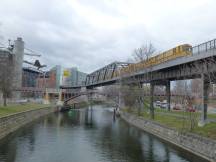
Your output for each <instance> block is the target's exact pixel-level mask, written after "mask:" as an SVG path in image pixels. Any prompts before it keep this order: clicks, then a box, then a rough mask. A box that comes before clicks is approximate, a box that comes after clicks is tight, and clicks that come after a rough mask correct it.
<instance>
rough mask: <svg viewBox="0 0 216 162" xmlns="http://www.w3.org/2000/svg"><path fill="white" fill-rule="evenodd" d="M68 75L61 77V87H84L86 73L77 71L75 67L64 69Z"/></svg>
mask: <svg viewBox="0 0 216 162" xmlns="http://www.w3.org/2000/svg"><path fill="white" fill-rule="evenodd" d="M64 71H67V74H68V75H66V76H65V75H64V76H63V83H62V85H63V86H69V87H70V86H80V85H84V83H85V80H86V76H87V74H86V73H83V72H81V71H79V70H78V69H77V68H76V67H73V68H67V69H64Z"/></svg>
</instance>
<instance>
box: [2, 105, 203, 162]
mask: <svg viewBox="0 0 216 162" xmlns="http://www.w3.org/2000/svg"><path fill="white" fill-rule="evenodd" d="M0 162H205V161H204V160H202V159H199V158H198V157H196V156H194V155H192V154H191V153H188V152H185V151H183V150H179V149H177V148H175V147H174V146H170V145H168V144H166V143H164V142H161V140H159V139H157V138H155V137H154V136H152V135H149V134H147V133H144V132H142V131H140V130H138V129H137V128H134V127H132V126H129V125H128V124H127V123H125V122H124V121H122V120H121V119H115V118H114V117H113V114H112V112H111V111H110V109H107V108H104V107H103V109H102V106H94V107H93V109H90V108H89V109H82V110H71V111H70V112H67V113H53V114H51V115H48V116H46V117H44V118H41V119H39V120H37V121H35V122H33V123H31V124H29V125H27V126H25V127H24V128H22V129H20V130H18V131H16V132H15V133H13V134H12V135H10V136H9V137H7V138H5V139H4V140H2V141H1V142H0Z"/></svg>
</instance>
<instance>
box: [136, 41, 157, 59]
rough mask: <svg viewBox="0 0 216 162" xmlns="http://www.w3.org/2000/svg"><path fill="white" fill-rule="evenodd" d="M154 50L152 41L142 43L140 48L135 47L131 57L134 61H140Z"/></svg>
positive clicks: (147, 57)
mask: <svg viewBox="0 0 216 162" xmlns="http://www.w3.org/2000/svg"><path fill="white" fill-rule="evenodd" d="M155 51H156V48H155V47H154V45H153V44H152V43H149V44H145V45H142V46H141V47H140V48H136V49H135V50H134V52H133V59H134V61H135V62H141V61H144V60H148V59H149V58H150V57H151V56H152V55H153V54H154V53H155Z"/></svg>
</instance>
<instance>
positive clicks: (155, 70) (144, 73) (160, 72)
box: [61, 39, 216, 122]
mask: <svg viewBox="0 0 216 162" xmlns="http://www.w3.org/2000/svg"><path fill="white" fill-rule="evenodd" d="M189 50H190V52H191V54H190V55H187V56H184V57H178V58H176V59H172V60H169V61H165V62H163V63H160V64H157V65H154V66H150V67H147V68H143V69H139V70H138V71H134V72H133V73H126V74H123V75H117V76H116V75H115V74H116V73H119V71H120V70H121V69H122V68H125V67H127V66H129V65H130V63H124V62H113V63H111V64H109V65H107V66H105V67H103V68H101V69H98V70H96V71H94V72H92V73H90V74H88V75H87V78H86V82H85V84H84V85H83V87H86V88H87V89H93V88H95V87H100V86H106V85H111V84H115V83H117V82H118V83H121V82H122V81H124V82H126V83H127V84H128V85H130V84H133V83H141V84H142V83H150V89H151V90H150V95H151V96H152V97H150V98H151V102H150V103H151V104H150V107H151V108H150V110H151V111H152V113H153V111H154V108H153V96H154V87H155V85H165V86H166V95H167V101H168V103H169V104H168V105H169V106H168V109H170V81H176V80H184V79H195V78H201V79H202V87H203V88H202V122H205V120H206V118H207V101H208V89H209V85H210V83H215V81H216V79H215V74H216V62H215V61H216V39H214V40H211V41H208V42H205V43H202V44H199V45H197V46H194V47H192V48H190V49H189ZM61 88H62V89H79V88H81V87H80V86H77V87H76V86H75V87H61Z"/></svg>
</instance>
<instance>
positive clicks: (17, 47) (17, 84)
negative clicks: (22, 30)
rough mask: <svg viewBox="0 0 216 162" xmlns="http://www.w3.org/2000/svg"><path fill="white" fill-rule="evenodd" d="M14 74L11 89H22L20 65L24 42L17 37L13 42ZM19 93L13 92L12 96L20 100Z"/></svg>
mask: <svg viewBox="0 0 216 162" xmlns="http://www.w3.org/2000/svg"><path fill="white" fill-rule="evenodd" d="M13 54H14V64H13V66H14V73H13V89H20V88H21V87H22V64H23V57H24V41H23V40H22V38H20V37H18V38H17V40H15V41H14V48H13ZM20 94H21V93H20V92H17V91H16V92H15V93H14V94H13V95H14V96H13V97H14V98H16V99H19V98H20Z"/></svg>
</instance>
